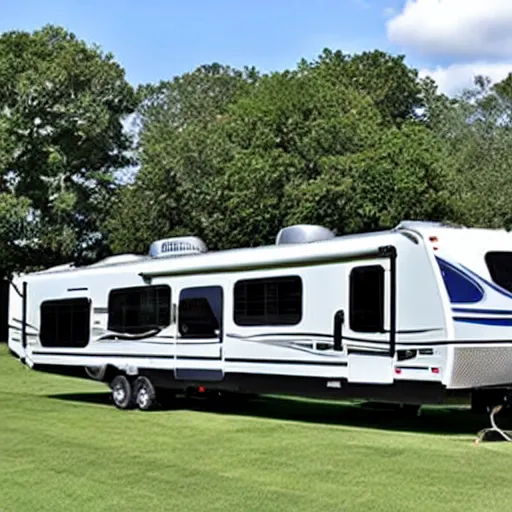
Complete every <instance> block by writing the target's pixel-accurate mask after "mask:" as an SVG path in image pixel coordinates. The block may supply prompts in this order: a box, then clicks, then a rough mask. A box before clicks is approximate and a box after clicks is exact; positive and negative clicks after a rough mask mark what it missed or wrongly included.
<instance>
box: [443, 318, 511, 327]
mask: <svg viewBox="0 0 512 512" xmlns="http://www.w3.org/2000/svg"><path fill="white" fill-rule="evenodd" d="M453 319H454V320H455V321H456V322H463V323H467V324H479V325H495V326H502V327H512V318H481V317H480V318H478V317H470V316H454V317H453Z"/></svg>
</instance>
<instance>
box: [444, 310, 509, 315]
mask: <svg viewBox="0 0 512 512" xmlns="http://www.w3.org/2000/svg"><path fill="white" fill-rule="evenodd" d="M452 311H453V312H454V313H473V314H483V315H512V311H511V310H505V309H473V308H452Z"/></svg>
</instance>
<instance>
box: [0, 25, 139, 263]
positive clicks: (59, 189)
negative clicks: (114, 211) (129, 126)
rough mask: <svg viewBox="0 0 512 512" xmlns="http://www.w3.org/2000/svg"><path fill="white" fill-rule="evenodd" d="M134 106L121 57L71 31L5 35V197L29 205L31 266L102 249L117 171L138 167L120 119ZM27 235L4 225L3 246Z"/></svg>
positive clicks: (1, 176)
mask: <svg viewBox="0 0 512 512" xmlns="http://www.w3.org/2000/svg"><path fill="white" fill-rule="evenodd" d="M135 106H136V95H135V93H134V90H133V89H132V87H131V86H130V85H129V84H128V83H127V81H126V79H125V77H124V71H123V69H122V68H121V67H120V66H119V65H118V64H117V63H116V62H115V61H114V58H113V56H112V55H111V54H108V53H107V54H105V53H103V52H102V51H101V50H100V49H99V48H98V47H96V46H93V47H89V46H87V45H86V43H85V42H83V41H80V40H78V39H77V38H76V37H75V35H73V34H71V33H70V32H67V31H66V30H64V29H62V28H59V27H55V26H46V27H44V28H43V29H41V30H38V31H35V32H33V33H27V32H20V31H14V32H7V33H4V34H2V35H1V36H0V192H2V193H3V194H4V195H3V197H2V199H3V200H4V201H6V202H5V204H9V201H11V202H12V201H13V200H15V201H18V202H19V204H20V205H21V206H22V208H29V214H28V215H27V216H26V219H25V221H26V223H28V224H30V227H31V231H30V233H31V240H30V244H31V247H32V251H31V252H30V254H31V255H33V262H32V263H36V262H37V263H39V264H41V265H48V264H53V263H59V262H63V261H69V260H70V259H72V258H74V257H78V256H80V255H81V254H83V253H84V251H91V250H93V249H94V248H100V247H102V246H103V247H104V240H103V237H102V236H101V234H100V227H101V225H102V223H103V222H104V221H105V218H106V216H108V209H109V205H108V203H109V200H110V199H111V197H112V196H113V194H114V193H115V191H116V189H117V184H116V179H115V172H116V171H118V170H119V169H122V168H123V167H125V166H126V165H128V164H129V162H130V159H129V158H128V156H127V150H129V149H130V147H131V140H130V138H129V137H128V136H127V134H126V133H125V132H124V130H123V124H122V122H123V120H124V119H125V117H126V116H127V115H129V114H130V113H132V112H133V111H134V108H135ZM12 198H14V199H12ZM27 205H29V206H27ZM1 210H2V208H0V211H1ZM16 226H17V224H16ZM24 236H26V233H21V232H20V231H19V230H18V229H14V227H13V232H12V233H6V232H5V231H4V230H1V229H0V246H3V247H6V246H8V245H9V244H10V243H11V242H12V240H13V239H17V238H23V237H24ZM25 263H27V264H29V263H31V262H25Z"/></svg>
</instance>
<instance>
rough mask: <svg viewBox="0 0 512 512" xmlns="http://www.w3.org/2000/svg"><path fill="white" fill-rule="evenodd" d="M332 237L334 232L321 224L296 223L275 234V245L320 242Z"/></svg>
mask: <svg viewBox="0 0 512 512" xmlns="http://www.w3.org/2000/svg"><path fill="white" fill-rule="evenodd" d="M334 237H335V235H334V233H333V232H332V231H331V230H330V229H327V228H324V227H323V226H315V225H311V224H297V225H295V226H287V227H286V228H283V229H281V231H279V233H278V234H277V238H276V245H282V244H307V243H311V242H322V241H324V240H331V239H332V238H334Z"/></svg>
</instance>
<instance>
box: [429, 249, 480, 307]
mask: <svg viewBox="0 0 512 512" xmlns="http://www.w3.org/2000/svg"><path fill="white" fill-rule="evenodd" d="M436 260H437V264H438V265H439V269H440V271H441V276H442V278H443V281H444V285H445V287H446V291H447V292H448V296H449V297H450V302H451V303H452V304H454V303H455V304H457V303H459V304H461V303H462V304H463V303H466V304H468V303H475V302H480V301H481V300H482V299H483V298H484V295H485V291H484V289H483V287H482V286H481V285H480V283H478V281H476V280H475V279H474V278H473V277H472V276H470V275H468V273H467V272H465V271H464V270H461V269H460V268H457V267H456V266H455V265H453V264H452V263H449V262H448V261H446V260H444V259H443V258H440V257H439V256H436Z"/></svg>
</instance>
